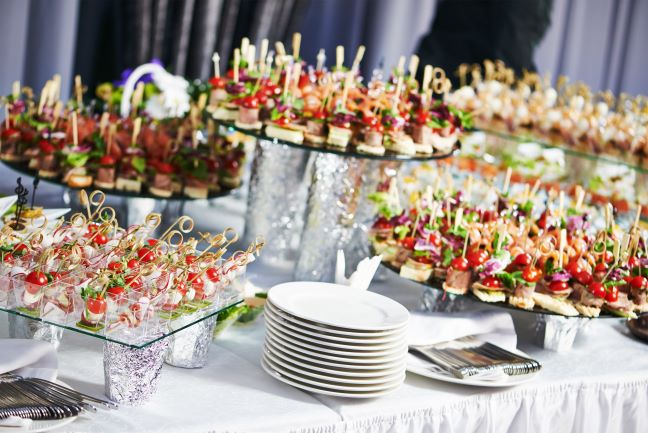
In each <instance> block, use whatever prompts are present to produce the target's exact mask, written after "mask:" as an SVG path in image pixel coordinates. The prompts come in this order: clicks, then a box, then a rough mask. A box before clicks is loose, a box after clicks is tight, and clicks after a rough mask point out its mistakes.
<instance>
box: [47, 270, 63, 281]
mask: <svg viewBox="0 0 648 433" xmlns="http://www.w3.org/2000/svg"><path fill="white" fill-rule="evenodd" d="M49 274H50V277H52V281H59V280H61V279H62V278H63V275H61V274H60V273H58V272H50V273H49Z"/></svg>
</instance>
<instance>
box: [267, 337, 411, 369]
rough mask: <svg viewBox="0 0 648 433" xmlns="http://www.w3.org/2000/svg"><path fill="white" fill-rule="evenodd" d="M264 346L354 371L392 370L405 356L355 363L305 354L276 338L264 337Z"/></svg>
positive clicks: (313, 361)
mask: <svg viewBox="0 0 648 433" xmlns="http://www.w3.org/2000/svg"><path fill="white" fill-rule="evenodd" d="M265 344H266V346H268V347H270V348H271V349H272V350H273V351H275V353H277V352H278V353H280V354H282V355H284V356H285V357H288V358H289V359H291V360H292V359H294V360H299V361H300V362H306V363H309V364H314V365H317V366H321V367H332V368H334V369H338V370H352V371H353V370H354V371H376V372H378V371H384V370H392V369H394V368H400V367H401V365H403V363H404V362H405V357H404V356H403V357H401V358H400V359H396V360H395V361H390V362H384V363H379V364H355V363H349V362H334V361H331V360H328V359H324V358H320V357H319V356H314V355H305V354H303V353H301V352H298V351H296V350H291V349H290V348H289V347H286V346H285V345H283V344H281V343H279V342H278V341H277V340H273V339H272V338H266V340H265Z"/></svg>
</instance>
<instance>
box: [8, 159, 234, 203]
mask: <svg viewBox="0 0 648 433" xmlns="http://www.w3.org/2000/svg"><path fill="white" fill-rule="evenodd" d="M2 163H3V164H4V165H6V166H7V167H9V168H11V169H13V170H16V171H17V172H19V173H21V174H24V175H25V176H31V177H36V176H37V175H38V173H37V172H36V171H34V170H31V169H29V168H28V167H27V164H26V163H14V162H7V161H2ZM39 179H40V180H42V181H45V182H48V183H52V184H54V185H58V186H62V187H64V188H69V189H73V190H79V191H80V190H82V189H87V188H72V187H70V186H68V185H67V184H66V183H63V182H61V181H60V180H58V179H49V178H44V177H39ZM238 188H240V186H239V187H237V188H232V189H222V190H221V191H218V192H211V193H209V194H208V195H207V200H209V199H212V198H219V197H225V196H228V195H230V194H231V193H232V192H233V191H235V190H237V189H238ZM92 189H93V190H101V191H103V192H104V193H106V194H110V195H112V196H115V197H126V198H152V199H154V200H177V201H193V200H205V199H197V198H192V197H188V196H186V195H184V194H178V193H173V194H172V195H171V197H160V196H158V195H153V194H151V193H149V192H148V191H147V190H146V185H142V192H139V193H138V192H132V191H122V190H118V189H106V188H99V187H97V186H95V185H93V186H92Z"/></svg>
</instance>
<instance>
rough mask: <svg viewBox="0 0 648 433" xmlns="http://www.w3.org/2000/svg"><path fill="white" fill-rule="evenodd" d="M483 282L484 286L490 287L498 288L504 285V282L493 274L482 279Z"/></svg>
mask: <svg viewBox="0 0 648 433" xmlns="http://www.w3.org/2000/svg"><path fill="white" fill-rule="evenodd" d="M481 283H482V284H483V285H484V286H486V287H490V288H493V289H498V288H501V287H502V282H501V281H500V280H499V278H497V277H493V276H489V277H486V278H484V279H483V280H482V281H481Z"/></svg>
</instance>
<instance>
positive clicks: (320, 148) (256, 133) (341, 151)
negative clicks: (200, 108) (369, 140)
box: [217, 121, 461, 161]
mask: <svg viewBox="0 0 648 433" xmlns="http://www.w3.org/2000/svg"><path fill="white" fill-rule="evenodd" d="M217 122H218V123H219V124H220V125H222V126H224V127H227V128H230V129H231V130H233V131H238V132H240V133H242V134H245V135H249V136H252V137H255V138H258V139H260V140H267V141H271V142H273V143H275V144H285V145H286V146H290V147H294V148H297V149H302V150H310V151H314V152H322V153H330V154H334V155H340V156H347V157H350V158H363V159H374V160H379V161H432V160H436V159H446V158H450V157H452V156H454V155H455V154H456V153H457V151H458V150H459V149H460V148H461V143H459V142H457V143H456V144H455V146H454V148H453V150H452V151H451V152H449V153H434V154H432V155H416V156H408V155H402V154H398V153H393V152H390V151H388V150H386V151H385V154H384V155H372V154H369V153H361V152H356V151H355V150H354V148H353V146H348V147H346V148H339V147H334V146H326V145H317V144H313V143H309V142H304V143H302V144H298V143H293V142H291V141H286V140H279V139H278V138H274V137H268V136H267V135H265V134H263V132H262V131H261V130H252V129H245V128H240V127H238V126H236V125H235V124H233V123H230V122H223V121H217Z"/></svg>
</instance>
